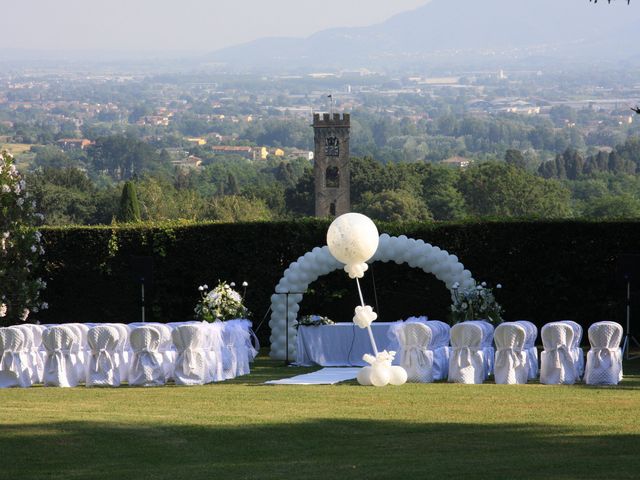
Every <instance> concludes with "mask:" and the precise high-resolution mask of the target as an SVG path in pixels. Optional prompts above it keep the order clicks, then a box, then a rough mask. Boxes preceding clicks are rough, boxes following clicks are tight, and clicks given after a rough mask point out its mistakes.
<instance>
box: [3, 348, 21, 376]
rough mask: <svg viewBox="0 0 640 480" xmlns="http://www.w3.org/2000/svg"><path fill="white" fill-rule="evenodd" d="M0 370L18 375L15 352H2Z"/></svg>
mask: <svg viewBox="0 0 640 480" xmlns="http://www.w3.org/2000/svg"><path fill="white" fill-rule="evenodd" d="M0 370H2V371H9V372H12V373H17V372H16V355H15V352H14V351H13V350H5V351H3V352H2V357H0Z"/></svg>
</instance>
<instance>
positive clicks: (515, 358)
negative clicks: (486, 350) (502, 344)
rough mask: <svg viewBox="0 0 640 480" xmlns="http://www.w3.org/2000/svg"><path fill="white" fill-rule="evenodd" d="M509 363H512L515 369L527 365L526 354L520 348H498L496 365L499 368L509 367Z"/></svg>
mask: <svg viewBox="0 0 640 480" xmlns="http://www.w3.org/2000/svg"><path fill="white" fill-rule="evenodd" d="M509 361H510V362H509ZM509 363H511V366H513V367H519V366H521V365H524V364H526V363H527V358H526V352H525V351H524V350H523V349H522V348H519V347H513V348H498V349H497V350H496V365H497V366H499V367H509V366H510V365H509Z"/></svg>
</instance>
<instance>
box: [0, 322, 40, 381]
mask: <svg viewBox="0 0 640 480" xmlns="http://www.w3.org/2000/svg"><path fill="white" fill-rule="evenodd" d="M29 334H30V332H25V331H23V330H21V329H18V328H12V327H10V328H0V387H2V388H6V387H29V386H31V384H32V383H33V382H32V373H31V369H30V367H29V353H28V342H29V340H28V338H27V336H28V335H29ZM31 338H32V339H33V337H31Z"/></svg>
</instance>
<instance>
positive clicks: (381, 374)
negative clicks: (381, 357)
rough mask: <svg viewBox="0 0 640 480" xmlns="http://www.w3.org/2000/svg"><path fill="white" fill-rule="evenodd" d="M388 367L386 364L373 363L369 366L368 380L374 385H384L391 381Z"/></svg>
mask: <svg viewBox="0 0 640 480" xmlns="http://www.w3.org/2000/svg"><path fill="white" fill-rule="evenodd" d="M390 370H391V369H390V368H389V367H387V366H386V365H375V366H373V367H371V375H369V380H370V381H371V384H372V385H373V386H374V387H384V386H386V385H389V381H391V372H390Z"/></svg>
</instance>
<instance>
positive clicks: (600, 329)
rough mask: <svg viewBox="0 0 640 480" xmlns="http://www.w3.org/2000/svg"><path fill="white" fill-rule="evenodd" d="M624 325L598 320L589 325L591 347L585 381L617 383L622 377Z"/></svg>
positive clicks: (607, 383) (590, 382) (596, 383)
mask: <svg viewBox="0 0 640 480" xmlns="http://www.w3.org/2000/svg"><path fill="white" fill-rule="evenodd" d="M622 334H623V331H622V326H621V325H620V324H618V323H615V322H598V323H594V324H593V325H591V327H589V331H588V335H589V343H590V344H591V349H590V350H589V352H588V353H587V365H586V368H585V373H584V381H585V383H587V384H588V385H617V384H618V383H619V381H620V380H621V378H622V352H621V351H620V342H621V341H622Z"/></svg>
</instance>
